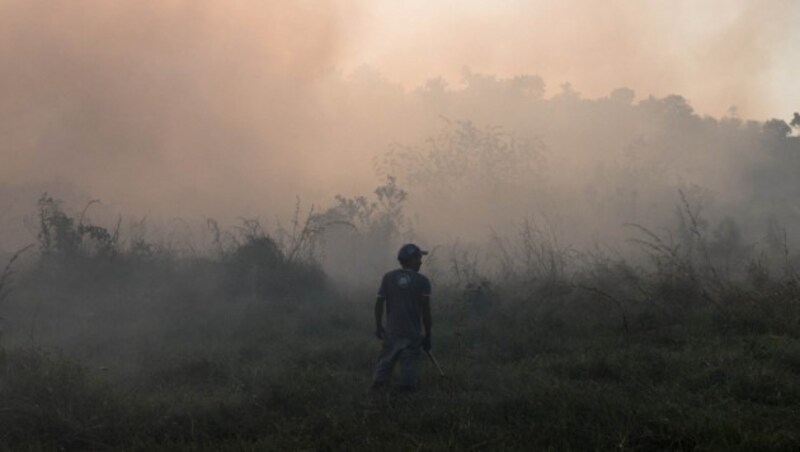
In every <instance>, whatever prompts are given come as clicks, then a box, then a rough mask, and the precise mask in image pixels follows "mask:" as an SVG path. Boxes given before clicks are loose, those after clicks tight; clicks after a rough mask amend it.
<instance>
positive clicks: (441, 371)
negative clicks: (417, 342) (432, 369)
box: [425, 350, 444, 377]
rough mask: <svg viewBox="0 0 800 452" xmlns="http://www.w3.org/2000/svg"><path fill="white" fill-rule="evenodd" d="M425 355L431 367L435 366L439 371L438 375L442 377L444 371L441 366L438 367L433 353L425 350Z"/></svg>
mask: <svg viewBox="0 0 800 452" xmlns="http://www.w3.org/2000/svg"><path fill="white" fill-rule="evenodd" d="M425 354H426V355H428V358H430V359H431V362H432V363H433V365H434V366H436V369H437V370H438V371H439V375H440V376H442V377H444V371H443V370H442V366H440V365H439V362H438V361H436V358H434V356H433V353H431V351H430V350H425Z"/></svg>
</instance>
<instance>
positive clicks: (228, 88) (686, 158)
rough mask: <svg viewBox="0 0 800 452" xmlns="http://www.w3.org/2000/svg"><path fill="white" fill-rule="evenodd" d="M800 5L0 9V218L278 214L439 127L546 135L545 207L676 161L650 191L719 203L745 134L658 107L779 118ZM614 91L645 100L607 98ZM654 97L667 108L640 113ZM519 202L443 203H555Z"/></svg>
mask: <svg viewBox="0 0 800 452" xmlns="http://www.w3.org/2000/svg"><path fill="white" fill-rule="evenodd" d="M798 14H800V8H798V7H797V6H796V5H795V4H794V3H792V2H788V1H785V0H772V1H767V2H758V3H756V2H751V1H745V0H741V1H736V2H728V1H725V2H722V1H714V2H705V3H703V4H702V5H697V4H696V2H690V1H688V0H685V1H678V2H673V3H671V4H670V5H665V4H664V3H663V2H655V1H652V2H651V1H644V2H642V1H623V2H614V3H607V2H606V3H599V2H583V1H577V0H568V1H563V2H478V1H471V2H463V1H461V2H455V1H449V0H448V1H443V2H436V3H435V4H432V3H431V2H424V1H421V0H410V1H408V2H380V3H377V2H371V3H368V2H362V1H358V0H352V1H334V0H324V1H313V2H312V1H308V0H291V1H285V2H249V1H243V2H233V3H231V2H226V3H220V2H215V1H211V0H197V1H189V0H169V1H155V0H144V1H136V2H107V1H101V0H81V1H77V2H57V3H54V2H48V1H44V0H29V1H22V0H0V63H1V64H0V98H2V99H3V101H2V102H1V103H0V159H2V164H0V180H1V181H2V182H1V183H0V228H2V230H7V229H8V228H9V227H10V226H9V225H11V224H14V225H17V224H21V223H22V218H23V216H24V215H23V213H24V212H28V213H29V212H30V210H31V209H32V206H33V205H34V203H35V200H36V199H37V198H38V196H39V195H41V193H42V192H43V191H49V192H51V194H52V195H54V196H56V197H59V198H65V199H66V200H67V201H68V202H71V203H72V205H73V206H74V207H73V208H80V207H79V206H81V205H82V204H83V203H84V202H86V200H88V199H94V198H100V199H101V200H102V201H103V205H104V206H106V207H107V208H109V209H110V210H111V211H114V212H121V213H127V214H131V215H135V216H136V217H137V218H141V217H142V216H144V215H148V216H150V217H151V218H152V217H158V216H162V217H164V216H167V217H182V218H189V219H191V218H194V219H199V218H202V217H204V216H214V217H220V218H236V217H238V216H262V217H264V218H266V219H268V220H272V219H273V218H274V217H276V216H282V217H284V218H285V217H286V216H287V215H288V214H289V213H290V212H291V211H292V209H293V207H294V204H295V199H296V197H297V196H299V197H300V198H301V200H302V201H303V202H304V203H305V205H306V206H309V205H310V204H316V205H318V206H319V205H321V204H325V203H330V202H331V201H332V199H333V196H334V195H336V194H340V193H341V194H343V195H346V196H352V195H358V194H364V193H367V194H368V193H369V192H370V190H371V189H372V188H373V187H375V186H376V185H377V184H378V183H380V182H381V180H380V178H379V176H380V174H377V173H376V171H375V167H374V164H375V159H376V157H377V158H380V156H381V155H383V154H384V153H385V152H386V151H387V150H388V149H392V148H394V147H396V146H397V145H398V144H399V145H411V146H416V145H420V144H423V143H425V140H426V138H428V137H431V136H435V135H436V134H437V133H438V132H439V131H440V130H441V129H442V127H443V125H444V122H443V120H442V119H441V116H444V117H447V118H449V119H451V120H466V121H474V122H475V124H476V125H477V126H478V127H479V128H484V127H490V126H499V127H501V128H504V129H503V130H505V131H507V132H509V133H511V134H513V135H515V136H517V137H519V138H521V139H523V140H529V141H530V142H538V141H541V142H542V145H543V147H542V149H539V151H541V152H542V154H543V155H545V154H546V156H547V161H548V165H549V166H547V168H546V169H544V170H542V171H543V173H544V174H545V175H546V179H547V181H546V183H545V182H542V183H541V186H542V187H546V188H547V190H549V192H548V193H549V195H548V196H549V198H548V199H549V202H550V203H551V204H553V205H559V206H562V207H563V206H564V205H566V204H569V202H570V200H574V199H575V198H576V197H580V196H589V197H590V198H591V197H592V196H595V195H594V194H593V193H595V191H596V188H593V187H595V186H597V185H598V184H601V185H602V183H603V181H602V180H599V179H602V178H603V177H605V176H603V174H608V173H609V171H608V170H604V169H602V168H600V169H598V167H600V166H602V165H616V167H625V168H632V167H635V171H638V172H639V173H642V172H643V171H644V170H645V169H646V167H648V166H653V165H656V166H657V165H660V164H661V163H663V160H669V159H668V158H665V157H663V155H666V153H668V152H669V153H671V154H670V157H671V158H672V159H671V160H672V161H670V162H668V163H669V164H670V165H671V166H670V170H669V171H670V174H669V176H668V177H667V176H665V182H664V184H663V185H664V187H663V188H664V190H662V191H660V192H659V193H662V192H667V191H670V193H672V194H674V190H672V189H674V188H675V187H677V186H679V184H678V183H676V182H675V181H677V180H690V181H701V182H706V183H711V182H713V184H714V187H715V189H716V190H717V191H719V192H727V193H728V195H726V198H729V197H732V196H733V194H732V192H733V191H735V188H736V185H737V184H738V183H739V182H740V179H741V174H742V172H743V171H744V170H743V168H746V167H747V166H748V165H750V164H752V162H753V161H758V158H756V157H752V156H751V154H752V153H750V154H747V152H748V151H749V150H748V149H740V148H743V147H746V146H744V145H739V144H737V143H738V142H737V141H736V140H737V135H736V133H735V132H730V135H731V136H728V135H725V133H728V132H724V131H719V130H716V129H714V128H713V127H706V128H703V129H702V131H700V132H698V131H697V130H695V129H691V128H692V127H699V126H697V122H698V121H699V118H697V117H693V119H691V120H686V121H687V122H686V125H685V126H686V127H687V129H685V130H681V129H680V127H682V125H677V126H676V125H675V124H666V123H665V122H664V121H667V120H669V121H672V119H669V118H672V117H671V116H669V115H666V114H664V115H662V114H661V113H658V112H656V113H653V112H654V111H660V110H659V109H677V110H684V109H685V110H688V111H689V112H691V110H692V108H694V109H695V110H696V111H697V112H699V113H700V114H701V115H703V114H707V113H710V114H713V115H715V116H721V115H728V114H731V112H733V111H734V110H730V111H729V109H730V107H731V106H736V107H737V108H736V110H735V112H736V114H737V115H740V116H742V117H753V116H765V117H768V116H779V117H780V116H788V112H786V113H783V112H776V113H770V112H773V111H776V110H777V109H779V108H783V107H782V106H783V105H785V103H786V102H787V101H786V99H790V98H791V93H792V91H791V90H792V89H797V88H794V86H796V85H797V84H796V83H788V81H793V80H792V74H796V70H797V67H796V63H794V62H792V61H790V60H787V59H786V58H784V57H786V56H787V55H792V53H791V51H792V45H791V43H792V38H793V37H796V36H797V31H795V30H794V28H796V27H791V25H792V24H793V23H794V22H796V20H795V19H797V18H798ZM793 64H794V66H792V65H793ZM465 67H468V68H471V69H469V70H465ZM793 71H794V72H793ZM522 74H529V75H528V76H526V77H520V78H514V77H515V76H518V75H522ZM437 76H441V77H442V79H439V80H438V81H432V82H428V79H431V78H435V77H437ZM779 76H780V77H783V78H780V77H779ZM776 77H777V78H776ZM795 78H796V77H795ZM776 80H779V81H781V80H782V81H783V82H784V83H776ZM564 83H571V86H572V87H574V88H569V87H566V85H564V87H562V89H561V90H560V89H559V86H562V84H564ZM621 86H627V87H629V88H632V89H633V90H635V92H636V94H633V92H631V91H625V90H622V91H617V92H616V93H617V95H616V97H615V96H614V95H611V96H610V94H609V93H611V92H612V90H614V89H615V88H618V87H621ZM573 89H574V90H577V91H578V92H580V96H581V97H582V98H583V99H584V101H587V102H586V104H580V105H579V104H576V103H575V102H577V100H576V99H578V97H576V93H575V92H574V91H573ZM672 93H678V94H681V95H683V97H685V98H686V99H688V103H687V102H685V101H683V100H682V99H679V98H666V96H668V95H670V94H672ZM651 94H652V95H654V96H656V97H658V98H662V99H664V98H666V99H668V100H666V101H663V102H662V101H653V102H650V104H647V101H646V100H647V98H648V96H649V95H651ZM798 94H800V93H798ZM609 96H610V97H609ZM795 98H796V96H795ZM543 99H549V100H548V102H549V103H542V102H543ZM593 99H596V100H597V102H598V105H597V106H595V105H593V104H592V102H591V100H593ZM670 99H671V100H670ZM642 101H644V104H642V105H643V106H642V107H641V108H638V107H637V108H633V107H625V108H623V107H621V106H620V105H618V104H619V102H622V103H623V104H626V105H629V106H630V104H631V103H637V102H642ZM615 102H616V103H615ZM611 115H617V116H615V117H614V118H613V119H614V120H613V121H610V122H609V121H608V118H609V117H611ZM677 116H678V117H680V118H684V119H685V116H686V115H683V116H681V115H680V114H679V115H677ZM664 118H668V119H664ZM684 119H680V120H681V121H683V120H684ZM660 121H661V122H660ZM737 124H738V123H737ZM739 125H741V124H739ZM739 125H737V126H731V128H734V129H735V128H736V127H739ZM703 127H705V126H703ZM748 127H754V126H753V125H752V124H751V125H749V126H748ZM677 130H681V133H680V135H682V136H684V137H683V138H681V137H677V138H675V137H668V136H666V134H667V132H669V133H673V134H674V133H675V131H677ZM756 135H757V133H755V132H753V133H750V134H749V135H748V136H756ZM641 143H643V144H641ZM732 147H735V148H736V149H737V151H736V152H737V154H736V156H735V158H737V159H738V158H741V159H740V160H736V161H735V162H734V161H733V160H731V159H733V158H734V156H733V154H730V153H726V151H727V150H728V149H729V148H732ZM640 148H641V149H640ZM698 149H699V151H698ZM545 151H546V152H545ZM700 151H702V152H700ZM637 152H638V154H637ZM634 154H635V155H636V156H638V157H637V158H640V160H641V161H637V162H635V161H633V160H631V159H632V157H631V156H632V155H634ZM643 155H644V156H643ZM598 156H605V157H607V158H606V159H605V160H607V162H604V161H603V159H601V158H598ZM725 159H728V160H725ZM719 161H726V162H728V163H726V164H725V165H720V164H717V163H716V162H719ZM609 162H611V163H609ZM626 165H627V166H626ZM636 165H638V166H636ZM616 167H615V168H616ZM720 168H727V169H725V170H722V169H720ZM640 170H641V171H640ZM614 171H617V169H615V170H614ZM619 171H621V170H619ZM626 171H627V170H626ZM631 171H634V170H631ZM639 173H637V174H639ZM398 176H400V180H401V181H405V182H407V183H409V184H411V183H412V182H410V181H409V180H408V179H403V177H402V176H404V175H402V174H398ZM636 177H640V178H642V179H646V178H644V177H642V176H641V174H639V175H638V176H636ZM543 178H544V176H543ZM598 180H599V181H598ZM645 182H646V181H645ZM642 183H644V182H642ZM621 185H624V184H621ZM404 188H407V189H408V190H409V191H410V193H411V194H412V198H413V197H414V196H413V195H416V196H417V197H419V196H421V195H420V193H422V192H423V191H422V190H421V189H420V187H413V186H411V187H404ZM623 188H624V187H623ZM605 189H606V190H607V191H609V192H612V191H614V190H617V188H614V187H610V186H608V187H605ZM432 190H433V191H431V193H433V194H437V193H436V187H434V188H433V189H432ZM589 192H591V193H592V194H590V195H586V193H589ZM643 193H644V192H640V193H639V194H637V195H636V196H638V198H637V201H636V202H638V203H640V204H648V203H647V201H644V200H641V198H642V197H644V196H645V195H644V194H643ZM462 194H463V193H462ZM490 195H491V193H488V194H485V196H487V197H488V196H490ZM512 195H513V193H511V194H509V196H512ZM729 195H730V196H729ZM472 196H474V197H480V196H484V194H483V193H482V192H481V190H475V193H472ZM517 197H518V199H516V200H515V201H514V202H511V203H510V205H512V206H514V207H503V206H498V205H493V204H492V202H491V199H468V198H464V199H460V200H458V202H450V201H447V200H442V201H441V203H442V205H446V207H453V206H464V208H463V209H461V212H459V213H458V215H456V214H454V215H453V216H452V218H460V217H466V218H470V219H472V220H473V221H471V224H470V228H472V230H474V231H476V232H475V233H476V234H483V233H486V231H487V230H488V229H487V228H488V226H487V225H490V224H492V223H493V222H495V221H499V220H497V218H495V217H497V216H502V215H503V214H504V212H505V211H504V210H503V209H506V210H507V211H508V212H506V213H509V215H508V216H513V215H511V214H520V213H522V212H523V211H525V210H526V209H528V210H531V209H533V210H535V209H542V208H544V207H542V206H536V205H531V203H527V201H524V199H523V198H525V194H524V193H523V194H518V195H517ZM592 199H594V198H592ZM412 201H413V202H412V203H416V204H417V205H422V204H424V202H423V201H424V200H422V201H421V200H419V199H415V200H412ZM479 205H480V206H488V207H487V208H486V209H483V210H481V211H480V215H477V212H475V213H471V212H469V209H470V208H476V207H475V206H479ZM578 205H579V204H575V206H578ZM663 206H664V204H663V203H662V204H659V206H658V208H659V209H661V208H663ZM436 208H438V207H436V206H434V207H432V208H431V209H432V211H433V212H435V211H436ZM565 209H566V208H565ZM566 210H569V209H566ZM573 210H586V209H581V208H580V207H575V208H574V209H573ZM640 210H641V208H640ZM668 210H669V208H668ZM565 215H567V214H565ZM642 215H644V214H642ZM411 216H413V212H412V215H411ZM476 216H480V218H479V219H476ZM623 220H624V219H623ZM427 221H429V223H428V224H430V225H434V224H441V225H440V226H438V227H439V228H440V229H443V230H446V231H449V230H451V229H452V228H454V227H456V226H457V225H454V224H453V222H452V221H450V222H448V221H444V220H442V221H439V219H438V218H428V219H427ZM613 221H615V222H617V223H619V221H621V220H619V219H617V218H616V217H615V218H614V219H613ZM462 223H464V222H463V221H462ZM617 223H615V224H617ZM418 224H422V225H425V224H426V223H424V222H423V223H418ZM431 227H434V226H431ZM448 234H449V233H448ZM28 235H29V234H28ZM443 235H447V234H443ZM8 236H9V235H8V234H4V237H8ZM4 241H5V242H6V243H9V242H14V240H10V239H7V238H5V239H4ZM0 245H2V244H0Z"/></svg>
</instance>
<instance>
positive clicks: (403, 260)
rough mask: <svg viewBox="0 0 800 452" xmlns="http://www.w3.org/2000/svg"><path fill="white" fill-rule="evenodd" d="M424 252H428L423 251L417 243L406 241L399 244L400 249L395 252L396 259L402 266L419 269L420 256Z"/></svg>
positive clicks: (420, 263)
mask: <svg viewBox="0 0 800 452" xmlns="http://www.w3.org/2000/svg"><path fill="white" fill-rule="evenodd" d="M426 254H428V252H427V251H423V250H422V249H420V247H418V246H417V245H414V244H413V243H406V244H405V245H403V246H401V247H400V251H398V252H397V260H398V261H400V265H402V266H403V268H408V269H411V270H414V271H419V269H420V267H421V266H422V256H424V255H426Z"/></svg>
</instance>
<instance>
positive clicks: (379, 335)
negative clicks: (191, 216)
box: [375, 325, 386, 340]
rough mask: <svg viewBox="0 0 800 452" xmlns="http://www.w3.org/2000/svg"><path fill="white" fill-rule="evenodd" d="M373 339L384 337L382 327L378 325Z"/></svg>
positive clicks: (384, 333) (384, 332) (384, 331)
mask: <svg viewBox="0 0 800 452" xmlns="http://www.w3.org/2000/svg"><path fill="white" fill-rule="evenodd" d="M375 337H377V338H378V339H380V340H383V338H384V337H386V330H384V329H383V325H378V326H377V328H375Z"/></svg>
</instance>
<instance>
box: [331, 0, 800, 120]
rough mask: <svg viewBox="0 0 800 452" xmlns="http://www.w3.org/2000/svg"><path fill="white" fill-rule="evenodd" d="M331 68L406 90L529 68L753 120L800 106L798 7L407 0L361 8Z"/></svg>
mask: <svg viewBox="0 0 800 452" xmlns="http://www.w3.org/2000/svg"><path fill="white" fill-rule="evenodd" d="M360 20H361V24H360V26H359V29H358V39H357V40H356V42H355V43H354V46H353V47H352V48H351V49H350V50H349V52H347V54H346V55H345V57H344V60H343V67H345V68H347V69H351V68H353V67H357V66H358V65H368V66H370V67H373V68H375V69H377V70H378V71H380V72H382V73H384V74H386V76H387V77H388V78H389V79H391V80H395V81H398V82H400V83H403V84H404V85H405V86H406V87H413V86H418V85H419V84H421V83H422V82H423V81H424V80H425V79H427V78H432V77H436V76H443V77H444V78H445V79H447V80H448V81H449V82H450V83H451V84H453V85H454V86H457V85H458V83H459V81H460V74H461V72H462V70H463V68H464V67H465V66H468V67H470V68H471V69H472V70H474V71H478V72H483V73H492V74H498V75H503V76H511V75H517V74H520V73H532V74H538V75H540V76H541V77H542V78H544V80H545V81H546V82H547V84H548V86H549V88H550V91H549V92H550V93H555V92H557V90H558V89H559V86H560V85H561V84H562V83H566V82H569V83H571V84H572V85H573V87H574V88H575V89H576V90H577V91H579V92H581V93H582V94H583V95H585V96H588V97H599V96H604V95H606V94H608V93H609V92H610V91H611V90H613V89H614V88H617V87H620V86H627V87H629V88H632V89H634V90H635V91H636V92H637V93H638V94H639V96H640V97H647V96H648V95H655V96H659V97H663V96H665V95H669V94H680V95H683V96H684V97H686V98H687V99H689V100H690V101H691V104H692V105H693V106H694V107H695V109H696V110H697V111H698V112H700V113H703V114H710V115H714V116H721V115H726V114H729V112H730V111H729V110H730V108H731V107H736V113H737V114H738V115H740V116H742V117H745V118H752V119H758V120H764V119H768V118H771V117H786V116H790V115H791V112H793V111H794V110H796V109H798V108H800V107H798V106H797V102H798V99H800V84H798V83H796V82H794V80H797V79H798V77H800V53H798V52H797V51H796V43H797V42H800V27H797V26H796V24H798V23H800V3H798V2H794V1H790V0H768V1H752V0H704V1H692V0H677V1H669V2H667V1H654V0H620V1H591V0H563V1H542V0H527V1H525V0H504V1H490V0H460V1H457V0H439V1H425V0H407V1H393V0H386V1H377V2H372V3H370V6H369V7H368V8H367V10H366V11H365V12H364V13H363V14H362V17H361V19H360Z"/></svg>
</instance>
